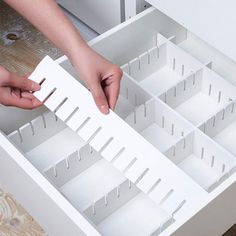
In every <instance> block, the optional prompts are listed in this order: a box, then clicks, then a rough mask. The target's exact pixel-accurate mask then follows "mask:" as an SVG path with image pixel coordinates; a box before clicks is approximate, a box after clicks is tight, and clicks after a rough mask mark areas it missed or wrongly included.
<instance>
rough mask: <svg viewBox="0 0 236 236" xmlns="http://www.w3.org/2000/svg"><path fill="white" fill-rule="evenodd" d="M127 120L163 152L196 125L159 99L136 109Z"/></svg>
mask: <svg viewBox="0 0 236 236" xmlns="http://www.w3.org/2000/svg"><path fill="white" fill-rule="evenodd" d="M125 121H126V122H127V123H128V124H129V125H130V126H131V127H132V128H134V129H135V130H136V131H137V132H139V133H140V134H141V135H142V136H143V137H144V138H146V139H147V140H148V141H149V142H150V143H152V144H153V145H154V146H155V147H157V148H158V149H159V150H160V151H161V152H164V151H166V150H167V149H168V148H170V147H171V146H172V145H173V144H174V143H175V142H176V141H177V140H178V139H180V138H181V137H183V136H185V134H187V133H189V132H190V131H192V130H193V129H194V127H193V126H192V125H191V124H189V123H188V122H187V121H186V122H185V120H184V119H182V117H181V116H180V115H179V114H178V113H176V112H175V111H173V110H172V109H171V108H170V107H169V106H167V105H166V104H165V103H163V102H162V101H161V100H159V99H152V100H149V101H148V102H145V103H144V104H143V105H141V106H139V107H138V108H136V109H135V111H134V112H133V113H131V114H130V115H129V116H128V117H127V118H126V119H125Z"/></svg>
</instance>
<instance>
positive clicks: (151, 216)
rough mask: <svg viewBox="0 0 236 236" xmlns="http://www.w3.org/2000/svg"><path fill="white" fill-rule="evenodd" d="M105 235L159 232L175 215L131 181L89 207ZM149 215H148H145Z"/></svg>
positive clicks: (92, 216) (152, 233)
mask: <svg viewBox="0 0 236 236" xmlns="http://www.w3.org/2000/svg"><path fill="white" fill-rule="evenodd" d="M85 214H86V215H87V216H88V217H89V218H90V219H91V220H92V221H93V222H94V223H95V224H96V225H97V227H98V229H99V230H100V232H101V233H102V235H107V236H108V235H117V236H118V235H119V236H121V235H123V236H125V235H140V236H141V235H158V234H159V233H160V232H161V231H163V230H164V229H165V227H167V226H169V225H170V224H171V223H172V221H173V219H172V216H171V215H169V214H168V213H167V212H166V211H165V210H163V209H162V208H161V206H158V205H156V204H155V203H154V202H153V201H152V200H150V199H149V198H148V197H147V196H145V194H143V193H141V192H140V191H139V190H138V188H137V187H136V186H135V185H133V184H132V183H131V182H129V181H125V182H123V183H122V184H121V185H119V186H118V187H117V188H115V189H113V190H112V191H110V192H108V194H106V195H105V196H103V197H102V198H101V199H98V200H97V201H96V202H94V204H93V205H92V206H90V207H88V208H87V209H86V210H85ZM144 216H145V217H144Z"/></svg>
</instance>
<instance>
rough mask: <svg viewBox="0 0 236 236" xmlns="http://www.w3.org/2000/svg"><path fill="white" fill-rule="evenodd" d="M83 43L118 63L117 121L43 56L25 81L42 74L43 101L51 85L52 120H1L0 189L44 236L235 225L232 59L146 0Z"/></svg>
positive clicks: (216, 231) (191, 231) (217, 230)
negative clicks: (136, 11)
mask: <svg viewBox="0 0 236 236" xmlns="http://www.w3.org/2000/svg"><path fill="white" fill-rule="evenodd" d="M90 44H91V46H92V47H93V48H94V49H95V50H97V51H98V52H100V53H102V54H103V55H104V56H105V57H107V58H108V59H110V60H112V61H113V62H115V63H117V64H119V65H120V66H121V67H122V69H123V70H124V77H123V80H122V85H121V93H120V97H119V101H118V105H117V108H116V113H117V114H118V116H119V117H120V118H121V119H120V118H119V117H118V116H116V115H115V114H113V113H111V114H110V115H109V116H108V117H106V118H105V117H104V116H103V115H101V114H100V113H99V112H98V111H97V110H96V108H95V105H94V104H93V101H92V98H91V96H89V93H88V91H87V90H86V89H85V88H84V87H82V86H81V84H80V83H78V82H77V81H74V80H73V79H72V78H71V77H70V76H68V75H67V74H64V73H65V72H64V71H60V68H57V67H58V66H57V65H55V63H53V62H51V61H50V60H49V59H45V62H43V63H42V64H41V68H40V67H39V68H38V69H37V70H38V72H37V73H36V74H34V75H33V76H32V79H34V80H37V81H39V79H42V78H43V75H44V73H45V77H47V78H46V80H45V81H44V83H43V84H42V89H41V91H40V92H39V93H36V96H38V97H39V98H41V99H42V100H44V98H46V97H47V95H49V94H50V93H51V91H52V90H53V88H54V86H55V87H56V88H57V89H56V90H53V91H54V93H53V94H52V95H51V96H50V97H49V98H48V99H47V101H46V102H45V104H46V106H48V107H49V108H50V109H51V110H54V112H55V113H56V116H55V115H54V114H53V113H51V112H46V113H45V112H44V111H39V112H38V113H40V116H39V117H36V118H35V119H34V120H32V121H30V122H29V114H28V113H26V114H25V116H24V113H22V116H21V123H24V122H25V125H24V126H20V125H19V126H18V127H16V128H15V131H13V132H11V131H12V125H11V123H10V122H6V123H5V124H6V125H5V127H4V123H3V126H2V127H1V128H2V129H3V128H4V133H5V134H1V135H0V140H1V142H0V143H1V156H0V167H1V171H0V179H1V183H2V185H3V186H5V187H6V188H7V189H8V190H9V191H10V192H11V193H13V195H14V196H15V197H16V199H17V200H18V201H19V202H20V203H21V204H22V205H23V206H24V207H25V208H26V209H27V210H28V211H29V212H30V213H31V214H32V216H33V217H34V218H35V219H36V220H37V221H38V222H39V223H40V224H41V225H42V226H43V228H44V229H45V230H46V231H47V233H48V234H49V235H57V236H58V235H70V236H73V235H100V234H101V235H112V236H113V235H119V236H121V235H181V236H183V235H191V236H192V235H196V236H199V235H221V234H222V233H223V232H224V231H226V230H227V229H228V228H229V227H230V226H231V225H232V224H233V223H235V222H236V207H235V204H234V195H235V193H236V186H235V180H236V174H235V167H236V157H235V153H236V150H235V148H234V146H235V145H233V140H234V137H235V134H234V133H235V132H234V130H235V126H234V123H235V121H236V115H235V114H236V110H235V108H236V107H235V97H236V93H235V92H236V87H235V86H234V85H232V84H231V83H230V82H228V80H231V79H232V78H233V76H234V71H235V64H234V62H232V61H230V59H228V58H226V57H225V56H223V55H222V54H220V53H219V52H217V51H216V50H215V49H214V48H213V47H211V46H209V45H207V44H206V43H204V42H203V41H201V40H200V39H199V38H197V37H196V36H194V35H192V34H191V33H190V32H188V31H187V30H186V29H185V28H183V27H182V26H180V25H179V24H177V23H175V22H174V21H172V20H171V19H170V18H168V17H167V16H165V15H163V14H162V13H160V12H159V11H158V10H155V9H154V8H150V9H148V10H146V11H145V12H143V13H141V14H139V15H137V16H136V17H134V18H133V19H131V20H129V21H128V22H125V23H123V24H122V25H119V26H117V27H116V28H114V29H112V30H110V31H108V32H106V33H105V34H103V35H101V36H99V37H98V38H96V39H95V40H93V41H92V42H90ZM196 45H197V46H198V47H199V48H201V51H200V52H199V51H196V50H195V47H196ZM191 54H192V55H193V56H192V55H191ZM209 59H211V60H212V61H213V64H212V65H213V66H212V68H213V69H214V71H213V70H211V68H209V67H210V66H211V63H210V62H211V61H209ZM221 62H222V63H221ZM44 63H46V64H47V63H48V66H47V67H45V64H44ZM58 63H59V64H60V65H61V66H62V67H63V68H64V69H65V70H66V71H68V72H69V73H70V74H71V75H73V76H74V77H76V78H77V79H78V80H79V78H78V77H77V76H76V74H75V73H74V71H73V68H72V66H71V65H70V63H69V62H68V60H67V58H66V57H62V58H60V59H59V60H58ZM214 63H215V65H217V66H215V67H214ZM225 66H227V68H231V70H230V71H229V70H225V68H226V67H225ZM48 68H49V69H48ZM42 69H43V70H42ZM42 71H43V72H42ZM215 71H216V72H215ZM54 72H55V73H57V75H58V76H57V78H56V80H55V78H53V75H54ZM39 76H42V78H40V77H39ZM67 77H68V78H67ZM65 81H66V83H65ZM63 83H64V84H63ZM80 96H81V97H83V98H86V99H83V102H81V101H80V100H79V99H77V98H78V97H80ZM65 97H67V99H65ZM85 101H86V102H85ZM56 104H57V105H58V106H56ZM14 111H15V110H11V111H10V112H9V113H8V111H7V110H5V109H4V110H1V117H5V118H7V117H9V116H14V114H15V113H14ZM38 113H37V114H38ZM31 115H32V116H35V115H36V114H34V111H32V114H31ZM88 117H89V118H88ZM62 120H63V121H64V122H63V121H62ZM28 122H29V123H28ZM127 124H128V125H127ZM66 125H68V126H69V127H67V126H66ZM111 126H112V127H113V126H114V127H115V128H114V129H111V128H110V127H111ZM9 133H10V134H9ZM6 135H7V136H6ZM11 142H13V143H14V145H15V146H14V145H13V144H11ZM9 173H10V174H9ZM11 175H12V177H11Z"/></svg>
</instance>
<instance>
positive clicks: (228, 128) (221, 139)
mask: <svg viewBox="0 0 236 236" xmlns="http://www.w3.org/2000/svg"><path fill="white" fill-rule="evenodd" d="M199 128H200V130H202V131H203V132H204V133H205V134H207V135H208V136H209V137H211V138H212V139H213V140H215V141H216V142H217V143H219V144H220V145H222V146H223V147H224V148H225V149H227V150H228V151H230V152H231V153H232V154H233V155H236V148H235V138H236V112H235V100H234V101H233V100H232V101H231V102H230V103H229V104H228V105H227V106H226V107H225V108H223V109H222V110H220V111H219V112H217V113H216V114H215V115H213V116H212V117H211V118H210V119H208V120H207V121H206V122H204V123H202V124H201V125H200V126H199Z"/></svg>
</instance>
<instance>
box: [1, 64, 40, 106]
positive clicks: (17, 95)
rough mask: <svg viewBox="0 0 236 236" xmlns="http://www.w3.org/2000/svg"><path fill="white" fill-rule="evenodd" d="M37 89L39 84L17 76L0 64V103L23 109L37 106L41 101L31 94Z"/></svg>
mask: <svg viewBox="0 0 236 236" xmlns="http://www.w3.org/2000/svg"><path fill="white" fill-rule="evenodd" d="M39 89H40V85H39V84H37V83H35V82H33V81H31V80H29V79H27V78H26V77H23V78H21V77H18V76H17V75H15V74H13V73H10V72H9V71H7V70H6V69H4V68H3V67H1V66H0V104H3V105H5V106H16V107H19V108H23V109H33V108H36V107H39V106H41V105H42V103H41V102H40V101H38V100H37V99H36V98H35V97H34V96H33V94H32V92H34V91H38V90H39Z"/></svg>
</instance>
